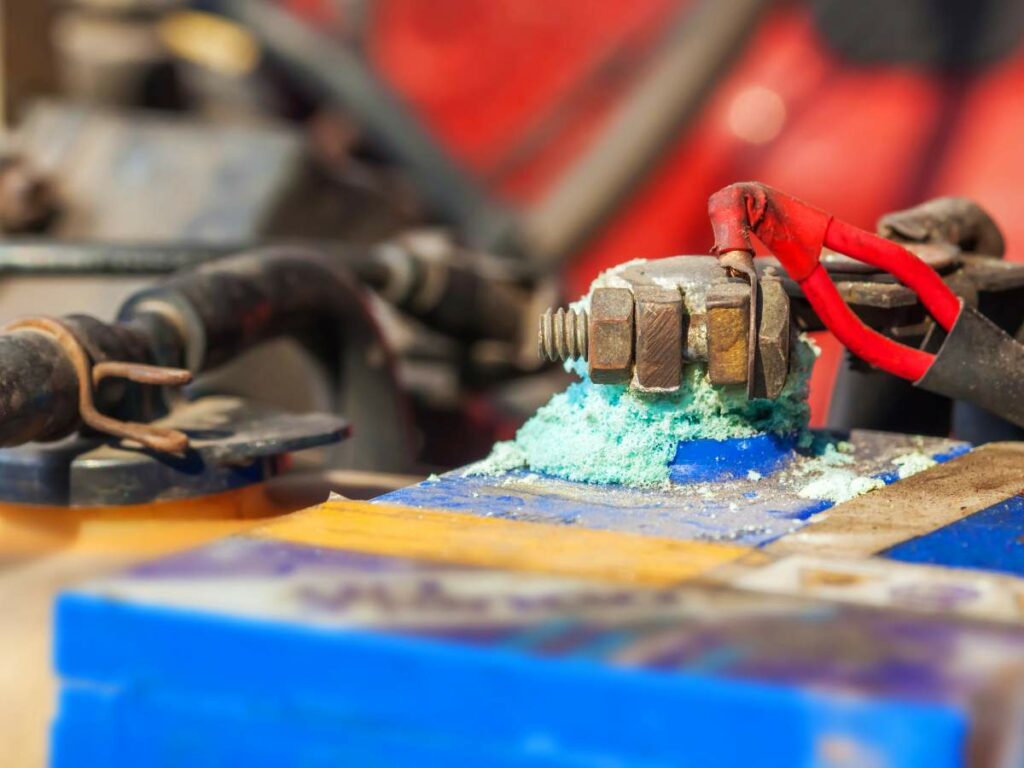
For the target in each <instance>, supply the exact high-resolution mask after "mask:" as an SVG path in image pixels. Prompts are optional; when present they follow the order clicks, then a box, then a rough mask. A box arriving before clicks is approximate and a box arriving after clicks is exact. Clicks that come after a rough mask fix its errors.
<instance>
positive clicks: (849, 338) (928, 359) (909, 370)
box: [800, 246, 959, 381]
mask: <svg viewBox="0 0 1024 768" xmlns="http://www.w3.org/2000/svg"><path fill="white" fill-rule="evenodd" d="M829 247H833V246H829ZM836 250H839V249H838V248H836ZM901 250H902V249H901ZM926 268H927V267H926ZM800 287H801V288H803V291H804V295H805V296H806V297H807V301H808V302H810V304H811V307H813V309H814V311H815V312H816V313H817V314H818V317H820V318H821V321H822V322H823V323H824V324H825V327H826V328H828V329H829V330H830V331H832V333H833V334H835V337H836V338H837V339H839V341H840V343H842V344H843V346H845V347H846V348H847V349H849V350H850V351H851V352H852V353H853V354H855V355H856V356H857V357H859V358H861V359H863V360H865V361H867V362H868V363H871V365H874V366H876V367H878V368H881V369H882V370H884V371H889V372H890V373H893V374H895V375H897V376H901V377H902V378H904V379H910V380H911V381H917V380H918V379H920V378H921V377H922V376H924V374H925V372H926V371H927V370H928V368H929V367H930V366H931V364H932V363H933V362H934V361H935V356H934V355H929V354H928V353H927V352H922V351H920V350H918V349H914V348H913V347H908V346H905V345H903V344H900V343H898V342H895V341H893V340H892V339H889V338H886V337H885V336H883V335H882V334H880V333H879V332H878V331H875V330H872V329H871V328H868V327H867V326H866V325H864V323H863V322H861V320H860V318H858V317H857V316H856V315H855V314H854V313H853V310H852V309H850V307H849V306H847V304H846V302H845V301H843V298H842V296H840V295H839V291H838V290H837V289H836V287H835V285H834V284H833V283H832V280H831V279H830V278H829V276H828V272H826V271H825V267H824V266H822V265H821V264H818V266H817V267H815V268H814V270H813V271H812V272H811V274H810V275H808V276H807V278H806V279H804V280H803V281H801V283H800ZM947 290H948V289H947ZM957 311H958V312H959V304H958V305H957ZM936 319H938V318H936Z"/></svg>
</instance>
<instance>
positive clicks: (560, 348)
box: [537, 307, 589, 362]
mask: <svg viewBox="0 0 1024 768" xmlns="http://www.w3.org/2000/svg"><path fill="white" fill-rule="evenodd" d="M588 325H589V318H588V316H587V312H586V310H582V309H581V310H574V309H570V310H568V311H566V310H565V309H562V308H561V307H559V309H558V310H557V311H553V310H551V309H549V310H547V311H546V312H545V313H544V314H543V315H541V317H540V331H539V333H538V335H537V347H538V350H539V352H540V356H541V357H544V358H547V359H548V360H551V361H552V362H555V361H557V360H578V359H580V358H582V359H584V360H586V359H587V338H588V334H589V329H588Z"/></svg>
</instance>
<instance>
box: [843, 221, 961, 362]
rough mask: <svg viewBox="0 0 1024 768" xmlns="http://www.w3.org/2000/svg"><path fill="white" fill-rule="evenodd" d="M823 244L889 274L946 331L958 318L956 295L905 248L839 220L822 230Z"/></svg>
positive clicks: (931, 270) (958, 308)
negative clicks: (917, 299)
mask: <svg viewBox="0 0 1024 768" xmlns="http://www.w3.org/2000/svg"><path fill="white" fill-rule="evenodd" d="M825 245H827V246H828V247H829V248H831V249H832V250H834V251H838V252H839V253H845V254H847V255H848V256H852V257H853V258H855V259H857V260H859V261H863V262H865V263H867V264H871V265H872V266H875V267H878V268H879V269H883V270H885V271H886V272H890V273H892V274H893V275H894V276H895V277H896V279H897V280H899V281H900V282H901V283H903V284H904V285H905V286H907V287H908V288H910V289H911V290H913V291H914V292H915V293H916V294H917V295H918V297H919V298H920V299H921V303H922V304H924V306H925V308H926V309H927V310H928V312H929V313H930V314H931V316H932V317H934V318H935V320H936V322H938V324H939V325H941V326H942V327H943V328H944V329H946V330H947V331H948V330H950V329H951V328H952V327H953V323H955V322H956V319H957V317H958V316H959V315H960V299H959V298H957V296H956V294H955V293H953V292H952V291H951V290H949V288H947V287H946V284H945V283H944V282H942V278H941V277H939V274H938V273H937V272H936V271H935V270H934V269H932V268H931V267H929V266H928V265H927V264H925V263H924V262H923V261H921V260H920V259H919V258H917V257H916V256H914V255H913V254H912V253H910V252H909V251H908V250H907V249H906V248H902V247H901V246H899V245H897V244H896V243H894V242H892V241H890V240H886V239H884V238H881V237H878V236H877V235H872V234H871V233H870V232H865V231H864V230H863V229H860V228H858V227H855V226H853V225H852V224H847V223H846V222H845V221H839V220H838V219H832V221H831V222H830V223H829V225H828V229H826V230H825ZM837 297H838V294H837ZM904 349H906V347H904Z"/></svg>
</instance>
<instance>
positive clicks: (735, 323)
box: [705, 280, 750, 386]
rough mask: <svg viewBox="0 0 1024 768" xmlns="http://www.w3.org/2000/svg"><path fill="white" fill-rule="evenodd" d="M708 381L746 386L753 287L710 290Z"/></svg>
mask: <svg viewBox="0 0 1024 768" xmlns="http://www.w3.org/2000/svg"><path fill="white" fill-rule="evenodd" d="M705 318H706V320H705V322H706V324H707V334H708V378H709V379H710V380H711V383H712V384H715V385H718V386H722V385H726V384H744V383H746V381H747V374H748V367H749V364H748V350H749V346H748V342H749V336H750V286H749V285H748V284H747V283H746V282H745V281H738V280H737V281H735V282H722V283H717V284H715V285H712V286H711V287H710V288H709V289H708V293H707V299H706V303H705Z"/></svg>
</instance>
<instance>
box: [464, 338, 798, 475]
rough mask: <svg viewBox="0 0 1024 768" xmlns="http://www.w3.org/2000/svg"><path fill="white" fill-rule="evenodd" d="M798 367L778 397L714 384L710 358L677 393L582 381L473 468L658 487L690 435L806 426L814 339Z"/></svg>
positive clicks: (579, 368)
mask: <svg viewBox="0 0 1024 768" xmlns="http://www.w3.org/2000/svg"><path fill="white" fill-rule="evenodd" d="M791 354H792V361H793V365H792V369H791V371H790V375H789V378H788V380H787V383H786V387H785V389H784V390H783V392H782V394H781V395H780V397H779V398H778V399H776V400H748V399H747V398H746V394H745V393H744V392H743V391H742V389H741V388H720V387H715V386H713V385H712V384H711V382H710V381H708V376H707V368H706V367H705V366H704V365H696V364H694V365H689V366H687V367H686V369H685V370H684V372H683V384H682V387H681V388H680V390H679V391H678V392H675V393H672V394H645V393H641V392H636V391H633V390H630V389H629V388H628V387H626V386H608V385H595V384H594V383H593V382H591V381H590V380H589V379H588V378H587V377H586V374H585V366H583V365H576V366H574V370H575V371H576V372H577V373H578V374H579V375H580V376H581V377H582V380H581V381H579V382H576V383H573V384H571V385H569V388H568V389H566V390H565V391H564V392H561V393H559V394H557V395H555V396H554V397H552V398H551V400H550V401H549V402H548V403H547V405H545V406H543V407H542V408H541V409H540V410H539V411H537V413H536V414H535V415H534V416H533V418H531V419H530V420H529V421H528V422H526V424H524V425H523V427H522V428H521V429H520V430H519V432H518V433H517V434H516V437H515V439H514V440H511V441H508V442H504V443H498V444H497V445H496V446H495V447H494V451H493V452H492V453H491V455H490V456H489V457H488V458H487V459H484V461H482V462H479V463H477V464H475V465H473V466H472V467H471V468H470V470H469V473H470V474H496V473H499V472H503V471H506V470H510V469H516V468H519V467H528V468H530V469H532V470H534V471H537V472H544V473H547V474H550V475H555V476H558V477H562V478H565V479H568V480H576V481H581V482H589V483H614V484H623V485H631V486H653V485H661V484H663V483H667V482H668V479H669V462H670V461H671V459H672V457H673V456H674V455H675V451H676V447H677V444H678V443H679V442H681V441H685V440H696V439H702V438H704V439H713V440H725V439H728V438H734V437H749V436H751V435H755V434H761V433H765V432H773V433H778V434H792V433H794V432H797V433H806V430H807V422H808V417H809V414H810V409H809V406H808V404H807V388H808V379H809V378H810V372H811V368H812V366H813V364H814V359H815V357H816V356H817V350H816V349H815V348H814V346H813V345H812V343H811V342H809V341H808V340H805V339H801V340H800V341H799V342H797V343H796V344H795V345H794V348H793V350H792V351H791Z"/></svg>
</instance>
